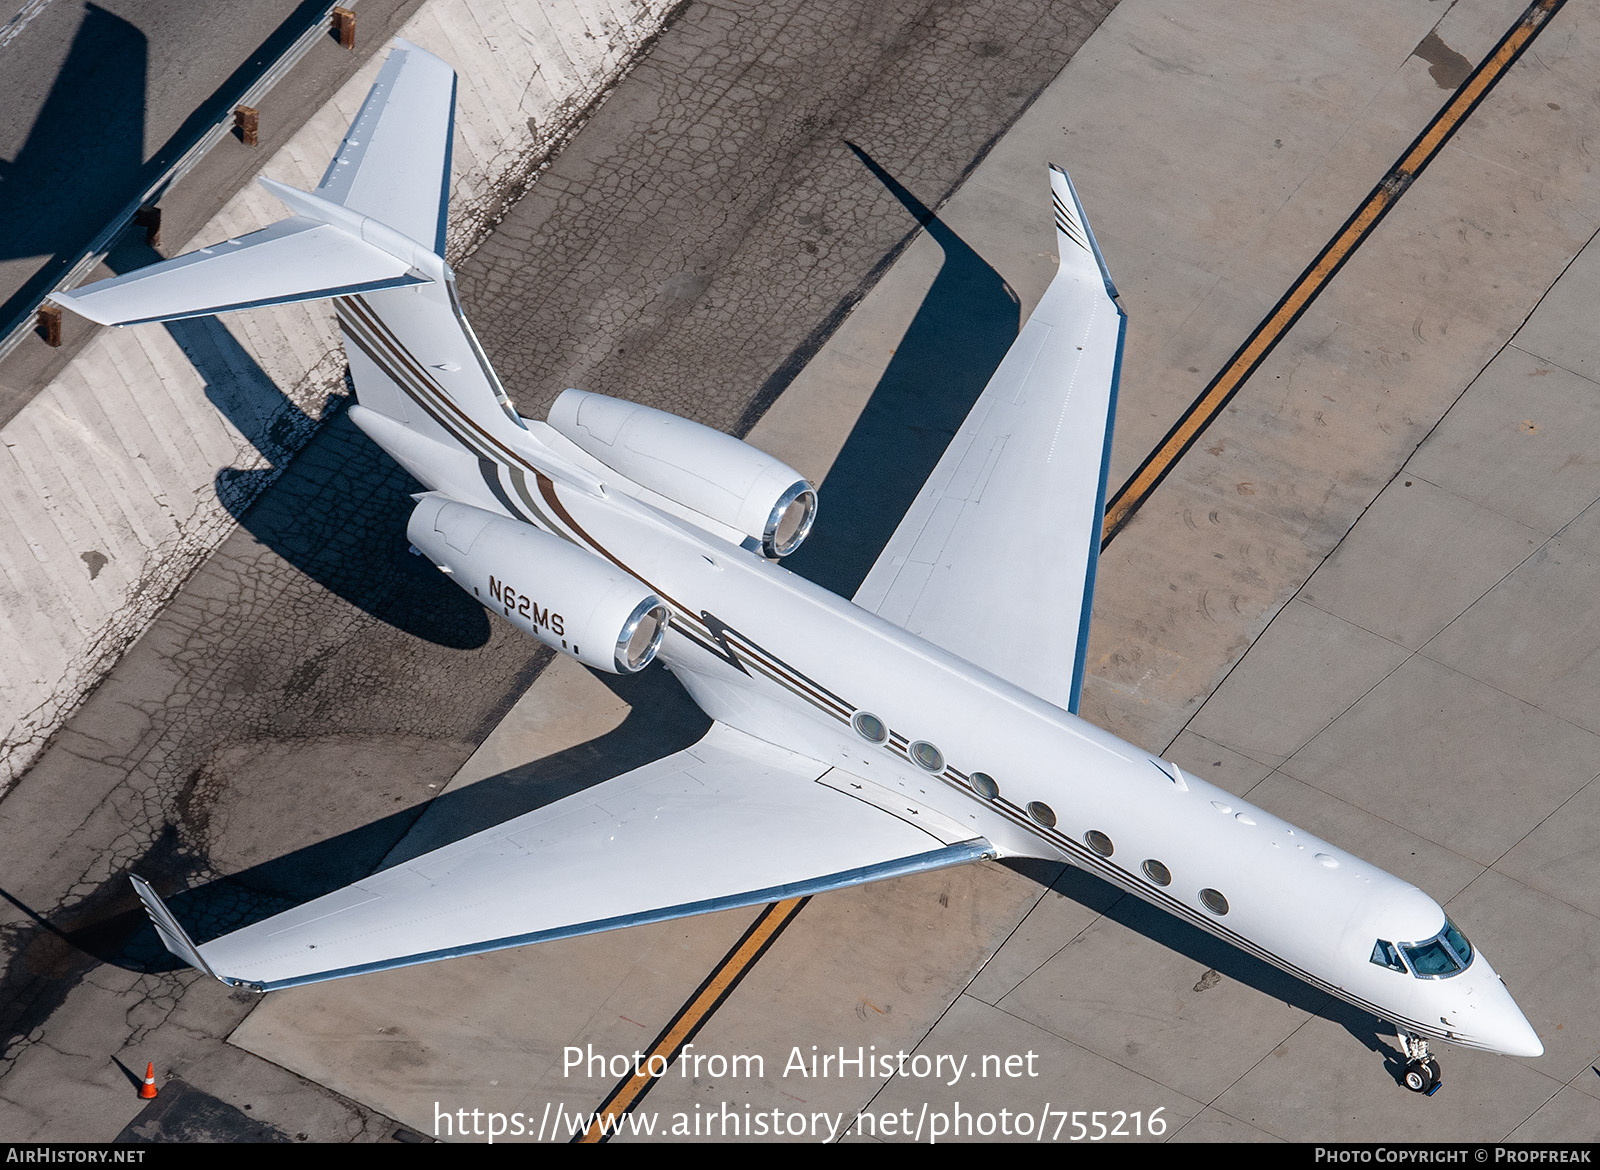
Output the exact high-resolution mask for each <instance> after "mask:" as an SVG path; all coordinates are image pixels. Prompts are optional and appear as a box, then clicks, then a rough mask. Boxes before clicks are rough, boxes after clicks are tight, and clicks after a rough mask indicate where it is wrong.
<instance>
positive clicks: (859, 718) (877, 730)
mask: <svg viewBox="0 0 1600 1170" xmlns="http://www.w3.org/2000/svg"><path fill="white" fill-rule="evenodd" d="M850 726H852V727H854V728H855V729H856V734H857V735H859V736H860V737H861V738H862V739H865V740H870V741H871V742H872V743H885V742H887V741H888V739H889V729H888V728H887V727H885V726H884V724H883V720H882V719H879V718H878V717H877V716H876V715H874V714H873V713H872V712H871V711H857V712H856V715H855V718H854V719H852V720H850Z"/></svg>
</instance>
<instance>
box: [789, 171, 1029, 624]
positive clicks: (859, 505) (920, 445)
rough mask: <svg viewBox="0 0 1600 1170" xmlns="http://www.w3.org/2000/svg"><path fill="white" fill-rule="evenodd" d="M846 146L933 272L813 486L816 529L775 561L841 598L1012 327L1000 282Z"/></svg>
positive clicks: (885, 539)
mask: <svg viewBox="0 0 1600 1170" xmlns="http://www.w3.org/2000/svg"><path fill="white" fill-rule="evenodd" d="M846 145H847V146H849V147H850V149H851V150H852V151H853V152H854V153H855V155H856V157H857V158H859V159H860V160H861V163H862V165H863V166H865V167H866V168H867V169H868V170H870V171H871V172H872V173H873V175H874V176H876V177H877V179H878V181H879V182H881V183H882V184H883V185H884V187H885V188H886V189H887V190H888V191H889V193H890V194H891V195H893V196H894V197H895V198H896V199H897V200H899V201H900V203H901V205H902V206H903V207H905V209H906V211H907V212H909V213H910V215H911V217H912V218H913V219H914V220H915V221H916V222H917V223H918V224H920V225H921V226H922V229H923V230H924V231H925V232H926V233H927V234H928V235H929V237H931V238H932V239H933V241H934V242H935V243H937V244H938V245H939V247H940V248H941V249H942V250H943V252H944V263H943V264H942V265H940V268H939V274H938V275H937V276H936V277H935V278H934V281H933V285H932V286H931V287H930V288H929V289H928V292H927V295H926V296H924V297H923V299H922V304H921V305H920V306H918V308H917V313H916V316H915V317H914V318H913V319H912V321H911V324H910V326H908V327H907V329H906V332H905V336H904V337H902V338H901V339H900V344H899V345H898V346H897V347H896V348H895V351H894V356H893V357H891V358H890V359H889V364H888V366H887V367H886V368H885V369H884V371H883V375H882V377H880V378H879V379H878V384H877V386H875V387H874V388H873V391H872V396H871V398H869V399H868V401H867V406H866V409H865V410H863V411H862V412H861V417H860V418H859V419H858V420H857V421H856V425H855V427H854V428H853V429H852V430H851V432H850V437H849V438H848V439H846V440H845V444H844V447H843V448H842V449H841V450H840V452H839V457H838V458H837V459H835V460H834V463H833V467H832V468H831V469H830V470H829V471H828V475H827V478H826V479H824V480H823V481H822V483H821V484H820V485H819V486H818V489H817V495H818V497H819V499H820V502H821V507H820V508H819V509H818V512H817V522H816V526H815V527H814V528H813V529H812V530H811V535H810V536H809V537H808V538H807V539H806V542H805V544H804V545H802V546H801V547H800V549H799V551H798V552H796V553H795V554H794V555H793V556H791V557H788V558H787V559H786V560H785V561H784V567H785V568H787V569H789V570H791V571H793V572H796V573H799V574H800V575H801V576H802V577H806V578H809V579H810V580H812V581H815V582H816V583H817V584H819V585H822V586H824V587H826V588H828V589H831V590H832V591H833V592H835V593H838V594H840V595H841V596H843V597H849V596H850V595H852V594H853V593H855V591H856V590H857V589H858V588H859V587H860V585H861V582H862V581H863V580H864V579H865V578H866V575H867V572H868V570H869V569H871V568H872V563H873V562H874V561H876V560H877V559H878V554H879V553H880V552H882V551H883V547H884V546H885V545H886V544H888V543H889V538H890V537H891V536H893V535H894V530H895V528H896V527H898V526H899V524H900V520H901V517H903V516H904V515H905V514H906V511H907V509H909V508H910V507H911V501H912V500H914V499H916V497H917V493H918V492H919V491H921V490H922V485H923V483H924V481H926V480H927V478H928V476H929V475H931V474H933V469H934V467H935V466H936V465H937V464H938V462H939V459H940V458H941V457H942V456H943V455H944V452H945V448H946V447H948V446H949V445H950V440H951V439H953V438H955V434H956V431H958V430H959V429H960V428H961V424H962V422H964V421H965V420H966V417H967V415H968V413H969V412H970V411H971V410H972V406H973V404H974V403H975V402H977V400H978V396H979V395H980V394H982V393H983V388H984V386H985V385H987V384H988V381H989V378H990V376H991V375H993V373H994V371H995V368H996V367H998V366H999V365H1000V360H1001V359H1002V358H1004V357H1005V356H1006V351H1007V350H1008V349H1010V348H1011V343H1012V342H1013V341H1015V340H1016V338H1017V331H1018V329H1019V328H1020V327H1021V324H1020V314H1021V308H1020V305H1019V303H1018V300H1017V295H1016V293H1014V292H1012V291H1011V288H1010V286H1009V285H1007V284H1006V282H1005V280H1004V278H1003V277H1001V275H1000V274H999V273H998V272H996V271H995V270H994V269H993V268H992V267H990V265H989V264H988V262H987V261H985V260H984V259H983V257H982V256H980V255H978V253H977V252H975V251H974V250H973V249H972V248H971V247H969V246H968V245H967V243H966V241H964V240H963V239H962V238H961V237H960V236H959V235H957V234H956V233H955V232H953V231H951V230H950V228H949V227H948V226H946V224H945V223H944V221H943V220H941V219H939V217H938V216H936V215H935V214H934V213H933V212H932V211H931V210H930V209H929V208H928V207H927V206H926V205H924V204H923V203H922V202H921V201H920V200H918V199H917V197H916V196H915V195H913V194H912V193H911V192H910V191H908V190H906V188H905V187H903V186H901V185H900V183H899V182H898V181H896V180H895V178H894V177H893V176H892V175H890V174H889V172H888V171H886V170H884V169H883V167H881V166H879V165H878V163H877V162H876V161H874V160H873V158H872V157H871V156H870V155H868V154H867V153H866V152H865V151H864V150H862V149H861V148H860V147H858V146H856V145H855V144H854V143H846Z"/></svg>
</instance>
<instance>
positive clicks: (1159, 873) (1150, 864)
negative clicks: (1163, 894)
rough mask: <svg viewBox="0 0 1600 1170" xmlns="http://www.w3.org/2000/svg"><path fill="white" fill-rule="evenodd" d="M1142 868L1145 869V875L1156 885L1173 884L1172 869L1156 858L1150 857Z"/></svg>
mask: <svg viewBox="0 0 1600 1170" xmlns="http://www.w3.org/2000/svg"><path fill="white" fill-rule="evenodd" d="M1140 868H1141V869H1143V870H1144V876H1145V877H1147V878H1149V879H1150V880H1151V881H1153V882H1155V884H1156V885H1158V886H1170V885H1171V884H1172V871H1171V870H1170V869H1168V868H1167V867H1166V866H1164V865H1162V864H1161V863H1160V862H1159V861H1157V860H1156V859H1155V858H1153V857H1152V858H1150V859H1149V860H1147V861H1146V862H1145V863H1144V865H1142V866H1140Z"/></svg>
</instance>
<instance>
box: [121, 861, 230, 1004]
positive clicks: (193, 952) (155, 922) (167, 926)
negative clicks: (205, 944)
mask: <svg viewBox="0 0 1600 1170" xmlns="http://www.w3.org/2000/svg"><path fill="white" fill-rule="evenodd" d="M128 881H129V882H131V883H132V884H133V892H134V893H135V894H136V895H137V896H138V898H139V901H140V902H142V903H143V904H144V912H145V913H146V914H148V915H149V916H150V924H151V925H152V926H154V927H155V928H156V934H157V936H158V937H159V938H160V939H161V945H162V946H164V947H166V948H167V950H168V951H170V952H171V953H172V954H173V955H175V956H176V957H178V958H180V959H182V960H183V961H184V962H185V963H188V964H189V966H191V967H194V968H196V969H197V970H200V971H204V972H205V973H206V974H207V975H209V976H211V977H212V978H213V979H217V980H220V981H221V982H223V983H227V982H229V980H227V979H223V978H222V976H220V975H218V974H217V973H216V972H215V971H213V970H212V969H211V964H210V963H207V962H206V961H205V958H204V957H203V956H202V955H201V954H200V948H199V947H197V946H195V945H194V940H193V939H191V938H190V937H189V932H188V931H186V930H184V929H183V927H182V926H181V925H180V924H179V922H178V920H177V919H176V918H175V917H173V914H172V911H171V910H168V909H167V904H166V903H165V902H163V901H162V900H161V895H160V894H158V893H156V891H155V888H154V887H153V886H151V884H150V883H149V882H147V881H145V879H144V878H142V877H140V876H139V875H138V874H136V873H130V874H129V875H128Z"/></svg>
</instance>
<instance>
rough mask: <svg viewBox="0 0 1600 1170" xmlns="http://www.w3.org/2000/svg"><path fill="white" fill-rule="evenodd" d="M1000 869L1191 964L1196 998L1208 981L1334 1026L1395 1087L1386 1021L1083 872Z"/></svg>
mask: <svg viewBox="0 0 1600 1170" xmlns="http://www.w3.org/2000/svg"><path fill="white" fill-rule="evenodd" d="M1001 864H1003V865H1005V866H1006V867H1007V868H1009V869H1012V870H1014V871H1016V872H1017V873H1020V874H1022V875H1024V876H1026V877H1029V878H1031V879H1032V880H1034V881H1036V882H1038V883H1039V884H1040V885H1041V886H1047V887H1049V888H1050V889H1051V890H1053V891H1055V892H1056V893H1058V894H1060V895H1062V896H1063V897H1066V898H1070V899H1071V900H1072V901H1074V902H1077V903H1078V904H1079V905H1081V906H1083V907H1085V908H1086V909H1088V910H1091V911H1093V912H1094V913H1096V914H1100V915H1103V916H1104V917H1105V918H1106V919H1108V920H1110V921H1111V922H1114V923H1117V924H1118V925H1119V926H1122V927H1125V928H1126V929H1128V930H1131V931H1133V932H1135V933H1137V934H1140V935H1143V936H1144V937H1145V938H1147V939H1149V940H1150V941H1151V942H1155V943H1159V944H1160V945H1161V946H1163V947H1166V948H1167V949H1168V950H1169V951H1172V952H1173V953H1174V954H1178V955H1182V956H1184V957H1185V958H1186V959H1190V960H1192V961H1193V962H1194V963H1195V964H1197V967H1196V972H1197V979H1196V983H1195V987H1194V990H1195V992H1196V993H1197V994H1203V993H1205V992H1206V991H1209V990H1210V989H1211V988H1212V987H1214V986H1215V985H1216V982H1217V981H1216V980H1214V978H1213V975H1217V976H1222V977H1224V978H1227V979H1230V980H1232V981H1234V982H1236V983H1242V984H1244V985H1245V986H1246V987H1250V988H1253V989H1254V990H1256V991H1259V992H1261V993H1262V994H1264V995H1269V996H1271V997H1272V998H1273V999H1276V1000H1278V1001H1279V1002H1281V1003H1284V1004H1287V1005H1288V1006H1289V1007H1291V1008H1295V1009H1297V1010H1299V1011H1303V1012H1307V1013H1310V1014H1312V1015H1321V1016H1324V1017H1326V1018H1327V1019H1330V1020H1332V1021H1334V1022H1335V1023H1337V1024H1339V1025H1340V1026H1341V1027H1343V1028H1344V1029H1345V1031H1347V1032H1348V1033H1350V1035H1351V1036H1353V1037H1355V1039H1357V1040H1359V1041H1360V1042H1361V1043H1362V1044H1364V1045H1365V1046H1366V1047H1367V1048H1368V1049H1369V1050H1370V1051H1372V1052H1374V1053H1376V1054H1378V1055H1380V1056H1382V1057H1383V1059H1384V1067H1385V1068H1386V1069H1387V1070H1388V1071H1389V1073H1390V1074H1391V1075H1392V1076H1393V1077H1394V1078H1395V1080H1396V1081H1398V1080H1399V1078H1400V1074H1401V1073H1402V1072H1403V1071H1404V1069H1405V1061H1404V1059H1403V1058H1401V1056H1400V1055H1399V1052H1398V1050H1397V1049H1396V1048H1395V1047H1394V1041H1393V1037H1394V1034H1395V1029H1394V1025H1392V1024H1390V1023H1388V1022H1387V1021H1384V1020H1380V1019H1379V1018H1378V1017H1376V1016H1373V1015H1370V1014H1368V1013H1367V1012H1364V1011H1362V1010H1361V1009H1360V1008H1357V1007H1353V1006H1352V1005H1350V1004H1347V1003H1345V1002H1344V1001H1343V1000H1340V999H1337V998H1335V997H1334V996H1331V995H1329V994H1328V993H1327V992H1325V991H1321V990H1319V989H1317V988H1315V987H1312V986H1311V985H1310V984H1309V983H1305V982H1303V981H1301V980H1299V979H1296V978H1295V977H1294V976H1293V975H1289V974H1286V973H1285V972H1283V971H1280V970H1278V969H1277V968H1276V967H1274V966H1272V965H1271V964H1269V963H1264V962H1262V961H1261V960H1260V959H1258V958H1256V957H1255V956H1254V955H1250V954H1247V953H1245V952H1244V951H1242V950H1240V949H1239V948H1238V947H1235V946H1233V945H1232V944H1231V943H1226V942H1223V941H1222V940H1221V939H1219V938H1216V937H1215V936H1213V935H1209V934H1207V933H1206V932H1205V931H1203V930H1201V929H1199V928H1198V927H1196V926H1191V925H1190V924H1189V923H1187V922H1184V921H1182V920H1181V919H1178V918H1174V917H1173V916H1172V915H1171V914H1168V913H1167V912H1166V911H1164V910H1160V909H1157V908H1156V907H1154V906H1152V905H1150V904H1149V903H1148V902H1145V901H1142V900H1141V899H1139V898H1135V897H1134V896H1133V895H1132V894H1127V893H1124V892H1123V891H1122V890H1119V889H1117V888H1116V887H1115V886H1113V885H1112V884H1111V883H1110V882H1107V881H1104V880H1103V879H1101V878H1099V877H1096V876H1095V875H1094V874H1092V873H1089V872H1087V871H1086V870H1081V869H1078V868H1077V867H1075V866H1071V865H1058V864H1055V863H1051V862H1043V861H1029V860H1009V861H1004V862H1002V863H1001ZM1069 941H1071V940H1069V939H1066V938H1063V939H1062V940H1061V943H1062V946H1063V947H1065V946H1066V945H1067V943H1068V942H1069ZM1134 978H1136V976H1135V977H1134ZM1386 1037H1387V1039H1386Z"/></svg>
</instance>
